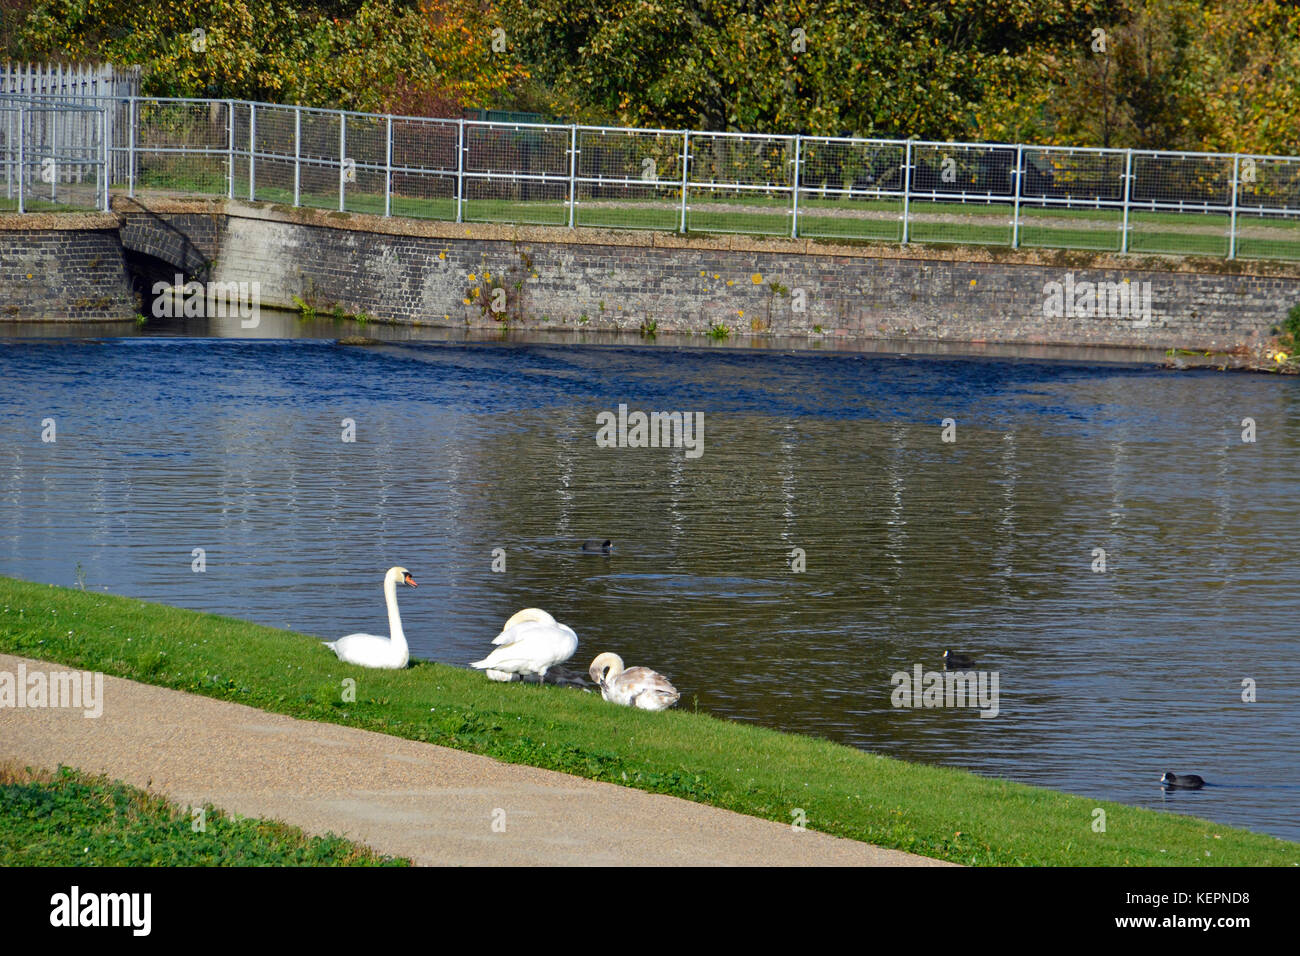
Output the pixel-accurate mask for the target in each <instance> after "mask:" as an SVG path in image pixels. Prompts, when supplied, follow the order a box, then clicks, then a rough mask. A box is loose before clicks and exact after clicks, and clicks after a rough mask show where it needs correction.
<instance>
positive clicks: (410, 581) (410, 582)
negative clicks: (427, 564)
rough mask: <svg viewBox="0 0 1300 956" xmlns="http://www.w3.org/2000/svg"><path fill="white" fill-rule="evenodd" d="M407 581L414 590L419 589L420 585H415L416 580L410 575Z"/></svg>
mask: <svg viewBox="0 0 1300 956" xmlns="http://www.w3.org/2000/svg"><path fill="white" fill-rule="evenodd" d="M405 581H406V583H407V584H408V585H410V586H411V587H413V588H414V587H419V585H418V584H416V583H415V578H413V577H411V576H410V575H409V574H408V575H407V576H406V578H405Z"/></svg>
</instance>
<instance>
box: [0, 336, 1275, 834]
mask: <svg viewBox="0 0 1300 956" xmlns="http://www.w3.org/2000/svg"><path fill="white" fill-rule="evenodd" d="M1298 386H1300V383H1298V382H1297V381H1296V380H1294V379H1290V380H1288V379H1281V378H1273V377H1257V376H1245V375H1226V374H1217V373H1213V372H1187V373H1181V374H1175V373H1169V372H1162V371H1156V370H1154V369H1150V368H1146V367H1139V366H1124V365H1103V364H1088V365H1083V364H1069V363H1060V362H1057V363H1049V362H1040V361H1026V360H1014V359H1005V360H999V359H960V358H952V357H899V356H893V355H878V354H877V355H873V354H809V353H783V352H773V351H767V352H763V351H743V350H727V351H719V350H691V349H678V348H670V347H662V346H661V347H653V348H638V347H623V346H618V347H574V346H561V345H505V344H465V343H457V344H446V343H441V344H440V343H390V344H386V345H381V346H376V347H370V348H350V347H342V346H338V345H335V344H332V343H330V342H326V341H316V340H301V339H300V340H296V341H231V340H219V339H197V338H150V337H143V338H124V339H103V340H82V341H55V340H51V341H14V340H10V341H0V389H2V390H0V397H2V398H3V405H2V406H0V573H3V574H7V575H13V576H17V577H23V578H28V579H33V580H39V581H49V582H53V583H58V584H64V585H68V584H72V583H74V580H75V577H74V575H75V568H76V566H77V564H80V565H81V567H82V568H83V569H84V572H85V578H86V585H87V587H97V588H106V589H107V590H109V591H112V592H115V593H118V594H126V595H131V596H135V597H141V598H147V599H149V600H154V601H160V602H164V603H168V604H176V605H181V606H185V607H191V608H197V609H202V610H208V611H215V612H219V613H223V614H230V615H235V616H238V617H243V618H247V619H251V620H255V621H259V622H262V623H265V624H270V625H275V626H282V627H291V628H295V629H298V630H302V631H306V632H310V633H314V634H319V635H321V636H327V637H336V636H339V635H342V634H346V633H349V632H352V631H357V630H368V631H372V632H373V631H381V632H382V631H383V630H384V627H385V618H384V607H383V600H382V597H381V595H380V590H379V588H380V581H381V577H382V574H383V571H384V569H386V568H387V567H389V566H390V565H393V564H399V563H400V564H404V565H406V566H407V567H408V568H410V569H411V570H412V571H413V572H414V574H415V576H416V578H417V579H418V580H419V581H420V588H419V589H418V590H416V591H404V592H403V593H402V594H401V595H400V598H401V601H402V616H403V621H404V623H405V625H406V630H407V633H408V635H409V637H410V640H411V644H412V650H413V653H414V654H415V655H417V656H422V657H428V658H433V659H436V660H440V661H446V662H449V663H455V664H464V663H466V662H468V661H471V660H475V659H477V658H478V657H480V656H482V654H483V653H484V650H485V648H486V647H487V642H488V641H489V640H490V639H491V637H492V636H493V635H495V634H496V633H497V630H498V629H499V626H500V624H501V623H502V621H503V620H504V619H505V618H506V617H507V616H508V615H509V614H511V613H512V612H513V611H515V610H517V609H518V608H520V607H524V606H529V605H540V606H542V607H545V608H547V609H548V610H550V611H552V612H553V613H554V614H555V615H556V617H557V618H558V619H560V620H562V621H565V622H567V623H568V624H570V625H571V626H572V627H573V628H574V629H575V630H576V631H577V632H578V635H579V638H580V639H581V644H580V646H579V650H578V654H577V656H576V657H575V658H574V659H573V660H572V661H571V662H570V667H571V669H572V670H574V671H581V670H582V669H583V668H584V667H585V665H586V663H587V662H589V661H590V659H591V658H592V657H594V656H595V654H596V653H597V652H599V651H603V650H615V651H618V652H619V653H620V654H622V656H623V657H624V659H625V660H626V661H628V663H629V664H649V665H651V666H654V667H655V668H657V669H658V670H661V671H663V672H664V673H665V674H667V675H669V677H670V678H671V679H672V680H673V682H674V683H675V684H676V685H677V687H678V689H679V690H681V691H682V695H683V704H682V706H687V707H695V706H697V704H698V707H699V708H700V709H701V710H708V711H710V712H713V713H715V714H719V715H723V716H727V717H731V718H734V719H738V720H746V721H753V722H756V723H762V724H766V725H769V726H773V727H779V728H782V729H785V730H791V731H798V732H802V733H809V734H818V735H822V736H826V737H831V738H834V739H837V740H841V741H844V742H846V743H849V744H852V745H854V746H856V747H861V748H865V749H868V750H873V751H878V752H882V753H887V754H892V755H896V756H899V757H904V758H908V759H913V760H922V761H928V762H933V763H942V764H949V765H954V766H960V767H965V768H969V769H971V770H975V771H977V772H979V773H984V774H993V775H998V776H1006V777H1011V778H1014V779H1017V780H1022V781H1026V782H1032V783H1037V784H1043V785H1046V786H1050V787H1055V788H1059V789H1063V790H1069V791H1072V792H1076V793H1081V794H1088V795H1091V796H1095V797H1098V798H1110V799H1116V800H1121V801H1124V802H1126V803H1133V804H1143V805H1147V806H1156V807H1161V806H1163V807H1166V808H1168V809H1171V810H1176V811H1180V812H1190V813H1195V814H1196V815H1199V816H1206V817H1210V818H1212V819H1216V820H1222V821H1225V822H1230V823H1235V824H1239V825H1243V826H1248V827H1251V828H1253V829H1257V830H1264V831H1268V832H1271V833H1275V834H1278V835H1280V836H1284V837H1288V838H1290V839H1300V810H1298V809H1297V799H1298V798H1300V774H1297V771H1296V767H1297V764H1298V763H1300V707H1298V706H1297V705H1298V704H1300V662H1297V640H1296V638H1297V633H1298V632H1300V596H1298V591H1300V555H1298V554H1297V542H1298V541H1300V534H1298V532H1300V517H1298V515H1300V507H1298V504H1300V500H1298V496H1297V490H1300V481H1297V478H1296V461H1297V450H1298V449H1300V387H1298ZM619 403H626V404H627V405H629V406H630V407H631V408H632V409H643V410H647V411H651V410H665V411H671V410H681V411H699V412H703V413H704V419H705V434H704V440H705V444H704V454H703V456H702V457H700V458H698V459H694V460H692V459H687V458H686V457H685V456H684V454H683V453H682V452H681V451H680V450H673V449H626V448H624V449H611V448H598V447H597V446H596V444H595V441H594V435H595V431H596V415H597V413H598V412H600V411H603V410H612V409H615V408H616V407H617V406H618V404H619ZM1245 417H1250V418H1252V419H1254V421H1255V422H1256V425H1257V431H1258V441H1256V442H1254V443H1245V442H1243V441H1242V424H1241V423H1242V419H1243V418H1245ZM44 418H54V419H55V420H56V422H57V427H58V441H57V442H56V443H54V444H48V443H42V442H41V440H40V432H41V420H42V419H44ZM345 418H350V419H353V420H354V421H355V423H356V441H355V442H354V443H345V442H343V441H342V440H341V432H342V429H341V425H340V423H341V421H342V420H343V419H345ZM945 418H951V419H953V420H954V421H955V423H956V438H957V440H956V442H955V443H945V442H943V441H941V424H940V423H941V421H942V420H943V419H945ZM592 536H602V537H609V538H612V539H613V540H614V542H615V545H616V550H615V552H614V554H613V555H611V556H608V557H604V556H593V555H584V554H582V553H580V551H579V550H578V542H580V541H581V540H582V539H584V538H587V537H592ZM196 547H202V548H204V549H206V552H207V571H206V573H203V574H196V573H193V572H192V571H191V569H190V562H191V550H192V549H193V548H196ZM494 548H504V549H505V553H506V561H507V570H506V573H504V574H496V573H493V572H492V569H491V565H492V551H493V549H494ZM795 548H801V549H803V550H804V552H805V553H806V561H807V570H806V571H805V572H804V573H802V574H797V573H794V572H792V571H791V569H790V553H791V552H792V551H793V549H795ZM1098 548H1102V549H1105V553H1106V565H1107V567H1106V571H1105V573H1097V572H1096V571H1094V570H1093V566H1094V563H1095V562H1096V557H1095V549H1098ZM948 647H951V648H954V649H957V650H961V651H964V652H966V653H969V654H972V655H974V656H975V657H976V658H977V659H978V662H979V664H980V666H981V667H983V668H985V669H987V670H990V671H996V672H997V674H998V677H999V692H1000V699H999V705H1000V709H999V713H998V715H997V716H996V717H995V718H992V719H982V718H981V717H980V716H979V713H978V711H976V710H973V709H899V708H894V707H892V706H891V701H890V697H891V691H892V690H893V684H892V683H891V675H892V674H894V673H895V672H897V671H910V670H911V669H912V668H913V666H914V665H916V664H921V665H923V667H924V668H925V669H927V670H935V669H940V668H941V657H942V653H943V650H944V649H945V648H948ZM1245 679H1250V680H1253V681H1255V682H1256V684H1257V687H1258V690H1257V694H1258V701H1257V702H1255V703H1244V702H1243V701H1242V699H1241V694H1242V682H1243V680H1245ZM1165 770H1173V771H1175V772H1178V773H1199V774H1201V775H1202V776H1204V777H1205V778H1206V779H1208V780H1210V781H1212V782H1214V783H1217V784H1221V786H1216V787H1212V788H1209V789H1206V790H1205V791H1201V792H1197V793H1177V794H1172V795H1167V796H1166V795H1162V793H1161V790H1160V788H1159V786H1158V783H1157V781H1158V778H1159V777H1160V775H1161V774H1162V773H1163V772H1164V771H1165Z"/></svg>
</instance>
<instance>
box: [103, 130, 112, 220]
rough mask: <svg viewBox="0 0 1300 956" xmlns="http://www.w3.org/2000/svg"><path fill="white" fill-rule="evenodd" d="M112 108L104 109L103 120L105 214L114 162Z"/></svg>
mask: <svg viewBox="0 0 1300 956" xmlns="http://www.w3.org/2000/svg"><path fill="white" fill-rule="evenodd" d="M112 108H113V107H112V106H107V107H105V108H104V109H103V114H104V119H103V129H104V205H103V210H104V212H108V209H109V203H108V175H109V169H110V168H111V167H112V162H113V150H112V147H113V139H112V126H110V125H109V120H108V114H109V111H110V110H111V109H112Z"/></svg>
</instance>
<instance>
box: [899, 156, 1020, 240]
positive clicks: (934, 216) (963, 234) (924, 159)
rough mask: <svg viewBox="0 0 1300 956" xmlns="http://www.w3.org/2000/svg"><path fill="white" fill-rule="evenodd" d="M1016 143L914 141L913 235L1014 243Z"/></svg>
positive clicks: (909, 190) (911, 216) (910, 230)
mask: <svg viewBox="0 0 1300 956" xmlns="http://www.w3.org/2000/svg"><path fill="white" fill-rule="evenodd" d="M1016 177H1017V173H1016V147H1014V146H991V145H982V144H974V145H972V144H966V143H914V144H913V145H912V167H911V179H910V181H909V184H908V192H909V203H908V207H909V211H908V216H909V220H910V221H909V235H910V238H911V239H912V240H913V241H916V242H936V243H961V244H963V245H1005V246H1009V245H1011V243H1012V233H1013V221H1012V207H1013V204H1014V200H1015V192H1016Z"/></svg>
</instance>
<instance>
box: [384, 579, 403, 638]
mask: <svg viewBox="0 0 1300 956" xmlns="http://www.w3.org/2000/svg"><path fill="white" fill-rule="evenodd" d="M384 601H385V602H386V603H387V604H388V638H389V640H391V641H392V642H393V645H394V646H395V647H402V648H405V647H406V635H405V634H404V633H403V632H402V616H401V615H400V614H398V613H397V579H396V578H386V579H385V580H384Z"/></svg>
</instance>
